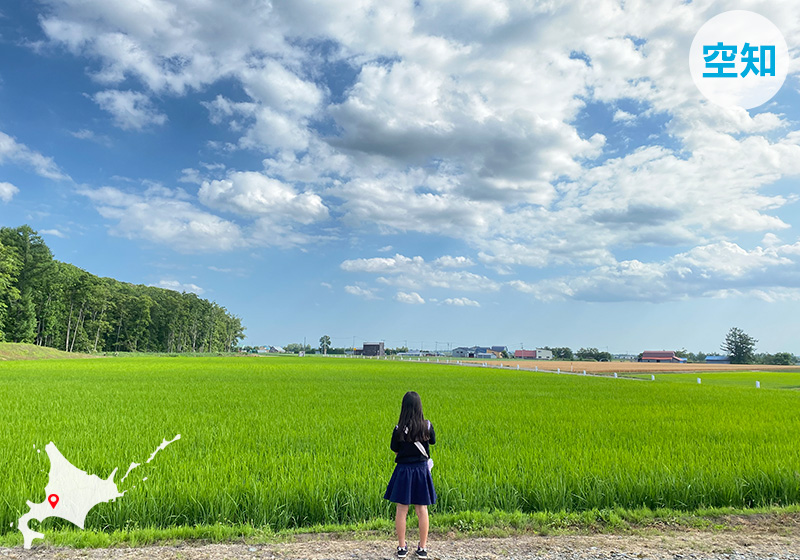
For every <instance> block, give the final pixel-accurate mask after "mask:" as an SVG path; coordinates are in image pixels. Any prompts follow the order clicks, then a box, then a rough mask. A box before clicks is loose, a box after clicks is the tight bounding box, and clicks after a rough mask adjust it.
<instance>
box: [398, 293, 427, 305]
mask: <svg viewBox="0 0 800 560" xmlns="http://www.w3.org/2000/svg"><path fill="white" fill-rule="evenodd" d="M394 299H396V300H397V301H399V302H400V303H409V304H412V305H419V304H423V303H425V300H424V299H422V296H421V295H419V294H418V293H417V292H411V293H406V292H397V295H395V296H394Z"/></svg>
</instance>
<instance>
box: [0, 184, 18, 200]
mask: <svg viewBox="0 0 800 560" xmlns="http://www.w3.org/2000/svg"><path fill="white" fill-rule="evenodd" d="M18 192H19V188H18V187H15V186H14V185H12V184H11V183H0V200H2V201H3V202H11V199H12V198H14V195H15V194H17V193H18Z"/></svg>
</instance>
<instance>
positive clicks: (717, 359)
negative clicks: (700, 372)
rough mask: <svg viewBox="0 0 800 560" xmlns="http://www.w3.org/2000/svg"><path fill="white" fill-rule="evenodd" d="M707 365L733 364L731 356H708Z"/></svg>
mask: <svg viewBox="0 0 800 560" xmlns="http://www.w3.org/2000/svg"><path fill="white" fill-rule="evenodd" d="M706 363H707V364H729V363H731V357H730V356H706Z"/></svg>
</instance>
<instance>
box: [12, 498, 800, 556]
mask: <svg viewBox="0 0 800 560" xmlns="http://www.w3.org/2000/svg"><path fill="white" fill-rule="evenodd" d="M765 518H766V519H767V523H769V520H773V521H774V522H775V523H776V524H780V523H781V522H783V521H785V520H786V519H792V520H794V523H798V522H800V505H789V506H772V507H766V508H748V509H739V508H709V509H701V510H696V511H692V512H686V511H676V510H672V509H656V510H653V509H649V508H640V509H623V508H615V509H604V510H588V511H583V512H577V513H568V512H538V513H530V514H529V513H522V512H514V513H509V512H503V511H496V512H481V511H466V512H461V513H452V514H438V515H432V516H431V518H430V520H431V529H430V534H431V537H432V538H433V539H435V538H437V537H439V538H441V537H442V536H446V537H447V538H448V539H458V538H470V537H472V538H474V537H510V536H514V535H522V534H535V535H568V534H596V533H613V534H640V533H642V532H645V533H650V534H658V533H663V532H669V531H680V530H705V531H732V530H736V529H737V528H738V527H740V526H742V525H747V524H748V520H749V519H758V520H759V521H760V522H764V520H765ZM408 526H409V532H410V533H411V532H413V531H414V527H415V526H416V518H415V516H414V515H413V514H411V515H410V517H409V523H408ZM43 532H44V534H45V538H44V541H42V540H37V541H35V542H34V548H37V547H42V546H53V547H72V548H109V547H142V546H150V545H175V544H206V543H235V542H238V543H246V544H268V543H278V542H292V541H296V540H308V539H309V538H314V539H322V540H324V539H329V540H339V539H347V540H372V539H389V538H392V537H393V535H394V520H393V519H374V520H371V521H365V522H361V523H353V524H347V525H311V526H308V527H301V528H294V529H282V530H279V531H275V530H272V529H271V528H270V527H253V526H251V525H225V524H222V523H217V524H214V525H199V526H194V527H187V526H181V527H168V528H148V527H144V528H140V527H131V528H128V529H125V530H115V531H110V532H104V531H92V530H85V531H84V530H79V529H77V528H74V529H72V528H70V529H61V530H46V529H45V530H44V531H43ZM0 546H2V547H15V546H22V534H21V533H19V532H13V533H7V534H5V535H0Z"/></svg>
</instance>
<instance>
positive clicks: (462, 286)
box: [341, 254, 500, 291]
mask: <svg viewBox="0 0 800 560" xmlns="http://www.w3.org/2000/svg"><path fill="white" fill-rule="evenodd" d="M443 258H444V262H445V263H448V262H449V260H451V259H454V258H453V257H443ZM455 260H457V259H455ZM341 268H342V270H345V271H347V272H354V273H359V272H360V273H368V274H376V275H380V276H379V277H378V278H377V280H378V282H381V283H383V284H388V285H393V286H398V287H401V288H406V289H421V288H426V287H432V288H448V289H457V290H466V291H494V290H497V289H499V287H500V285H499V284H498V283H497V282H495V281H494V280H491V279H490V278H487V277H486V276H481V275H479V274H475V273H473V272H466V271H463V270H452V267H451V266H450V265H448V264H445V265H444V266H443V265H442V261H433V262H425V259H423V258H422V257H406V256H403V255H400V254H397V255H395V256H394V257H376V258H371V259H351V260H346V261H344V262H342V264H341Z"/></svg>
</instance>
